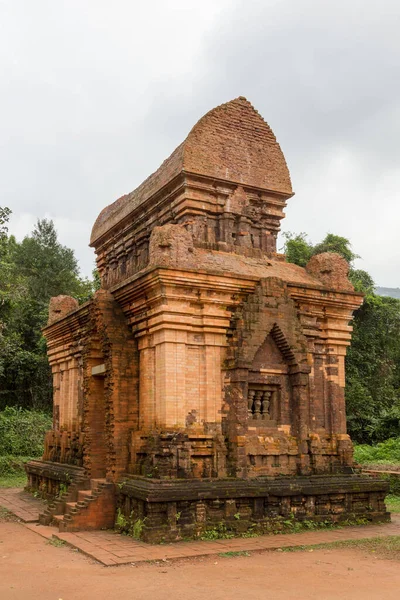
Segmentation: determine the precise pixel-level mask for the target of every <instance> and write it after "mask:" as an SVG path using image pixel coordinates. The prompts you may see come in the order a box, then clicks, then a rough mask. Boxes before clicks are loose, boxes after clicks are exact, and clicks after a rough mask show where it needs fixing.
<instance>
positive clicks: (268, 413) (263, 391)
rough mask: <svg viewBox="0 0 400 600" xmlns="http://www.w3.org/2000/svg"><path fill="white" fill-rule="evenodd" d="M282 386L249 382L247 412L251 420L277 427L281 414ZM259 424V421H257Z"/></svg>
mask: <svg viewBox="0 0 400 600" xmlns="http://www.w3.org/2000/svg"><path fill="white" fill-rule="evenodd" d="M280 395H281V386H280V385H262V384H249V386H248V391H247V413H248V418H249V420H252V421H256V422H259V424H260V425H261V424H262V425H267V426H270V427H276V425H277V422H278V416H279V405H280ZM255 424H256V425H257V423H255Z"/></svg>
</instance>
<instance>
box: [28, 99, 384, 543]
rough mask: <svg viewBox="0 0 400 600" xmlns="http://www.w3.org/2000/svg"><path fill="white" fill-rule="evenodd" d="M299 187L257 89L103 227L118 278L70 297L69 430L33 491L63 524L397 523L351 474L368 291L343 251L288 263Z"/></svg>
mask: <svg viewBox="0 0 400 600" xmlns="http://www.w3.org/2000/svg"><path fill="white" fill-rule="evenodd" d="M292 195H293V191H292V185H291V180H290V175H289V171H288V167H287V165H286V161H285V157H284V155H283V153H282V150H281V148H280V146H279V144H278V143H277V141H276V138H275V136H274V134H273V132H272V130H271V129H270V127H269V126H268V124H267V123H266V122H265V121H264V120H263V118H262V117H261V116H260V115H259V113H258V112H257V111H256V110H255V109H254V108H253V107H252V105H251V104H250V103H249V102H248V101H247V100H246V99H245V98H237V99H236V100H233V101H231V102H228V103H227V104H223V105H221V106H219V107H217V108H215V109H213V110H211V111H210V112H209V113H207V114H206V115H205V116H204V117H203V118H202V119H200V121H199V122H198V123H197V124H196V125H195V126H194V127H193V129H192V130H191V132H190V133H189V135H188V137H187V138H186V140H185V141H184V142H183V143H182V144H181V145H180V146H178V148H177V149H176V150H175V151H174V152H173V153H172V154H171V156H170V157H169V158H168V159H167V160H166V161H165V162H164V163H163V164H162V165H161V167H160V168H159V169H158V170H157V171H156V172H155V173H153V174H152V175H151V176H150V177H149V178H148V179H146V180H145V181H144V182H143V183H142V184H141V185H140V186H139V187H138V188H137V189H136V190H135V191H133V192H132V193H130V194H127V195H125V196H122V198H119V199H118V200H117V201H116V202H114V203H113V204H111V205H110V206H107V207H106V208H105V209H104V210H103V211H102V212H101V213H100V215H99V217H98V219H97V221H96V222H95V224H94V227H93V230H92V235H91V241H90V244H91V246H92V247H93V248H94V249H95V252H96V255H97V266H98V270H99V273H100V277H101V289H100V290H99V291H98V292H96V294H95V296H94V298H93V299H92V300H90V301H89V302H87V303H85V304H83V305H82V306H78V303H77V301H76V300H74V299H73V298H70V297H66V296H59V297H57V298H53V299H52V300H51V303H50V311H49V324H48V326H47V327H46V328H45V329H44V335H45V337H46V339H47V344H48V356H49V361H50V365H51V368H52V372H53V382H54V426H53V429H52V431H49V432H48V433H47V435H46V439H45V452H44V456H43V460H42V461H31V462H30V463H29V464H28V466H27V472H28V477H29V487H30V489H35V490H39V491H41V492H42V493H43V494H44V495H45V496H47V497H48V498H50V499H52V502H50V504H49V508H48V509H47V511H46V513H45V514H43V515H42V517H41V521H42V522H43V523H51V522H53V523H58V524H59V527H60V529H61V530H65V531H74V530H78V529H93V528H101V527H112V526H113V525H114V522H115V519H116V515H118V518H119V522H120V523H121V522H122V523H123V524H124V525H126V526H127V527H128V528H129V527H131V528H132V527H134V526H135V524H136V525H137V529H136V531H138V532H139V534H140V535H141V537H142V538H143V539H145V540H148V541H156V542H157V541H162V540H176V539H180V538H190V537H195V536H198V535H200V534H201V532H204V531H205V530H207V528H212V527H214V528H216V527H221V526H222V527H224V528H225V529H226V530H229V531H233V532H237V533H243V532H245V531H247V530H248V529H251V530H252V531H259V532H260V531H269V530H272V529H274V528H276V527H278V528H279V523H281V522H282V521H284V520H286V521H287V519H288V518H295V519H299V520H304V519H307V520H316V521H333V522H337V521H346V520H349V519H358V518H363V519H365V518H366V519H368V520H379V519H381V520H385V519H387V518H388V516H389V515H388V513H387V512H386V508H385V504H384V497H385V493H386V484H385V483H383V482H381V481H379V480H371V479H369V478H367V477H365V476H362V475H360V474H359V473H357V472H356V470H355V469H353V450H352V443H351V440H350V438H349V435H348V434H347V433H346V412H345V396H344V386H345V355H346V348H347V346H348V345H349V344H350V338H351V329H352V328H351V325H349V323H350V321H351V319H352V314H353V311H354V310H356V309H357V308H358V307H359V306H360V304H361V303H362V299H363V298H362V295H360V294H358V293H355V292H354V289H353V287H352V285H351V283H350V281H349V280H348V277H347V273H348V265H347V263H346V261H345V260H344V259H343V258H342V257H340V256H339V255H337V254H332V253H325V254H320V255H316V256H314V257H312V258H311V260H310V261H309V263H308V264H307V266H306V268H301V267H298V266H296V265H293V264H290V263H287V262H286V261H285V256H284V255H282V254H278V253H277V248H276V239H277V234H278V232H279V229H280V223H281V220H282V218H283V217H284V216H285V214H284V208H285V206H286V203H287V201H288V199H289V198H291V196H292Z"/></svg>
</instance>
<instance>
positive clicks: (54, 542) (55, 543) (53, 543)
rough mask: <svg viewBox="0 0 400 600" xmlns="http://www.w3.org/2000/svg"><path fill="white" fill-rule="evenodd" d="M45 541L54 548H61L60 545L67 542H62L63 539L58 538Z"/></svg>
mask: <svg viewBox="0 0 400 600" xmlns="http://www.w3.org/2000/svg"><path fill="white" fill-rule="evenodd" d="M47 543H48V544H50V546H54V547H55V548H61V546H65V544H66V543H67V542H64V540H59V539H58V538H51V540H49V541H48V542H47Z"/></svg>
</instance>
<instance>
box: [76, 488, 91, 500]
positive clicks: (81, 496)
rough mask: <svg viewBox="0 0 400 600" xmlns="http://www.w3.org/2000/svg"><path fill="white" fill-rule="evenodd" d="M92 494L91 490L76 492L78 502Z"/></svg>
mask: <svg viewBox="0 0 400 600" xmlns="http://www.w3.org/2000/svg"><path fill="white" fill-rule="evenodd" d="M91 495H92V491H91V490H79V492H78V502H79V501H82V500H86V498H90V497H91Z"/></svg>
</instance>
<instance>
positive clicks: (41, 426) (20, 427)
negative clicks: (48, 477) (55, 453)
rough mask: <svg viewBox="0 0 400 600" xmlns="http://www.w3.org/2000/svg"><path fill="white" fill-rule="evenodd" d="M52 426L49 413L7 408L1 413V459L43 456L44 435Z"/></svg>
mask: <svg viewBox="0 0 400 600" xmlns="http://www.w3.org/2000/svg"><path fill="white" fill-rule="evenodd" d="M51 425H52V423H51V417H50V415H49V414H47V413H44V412H39V411H34V410H24V409H20V408H14V407H7V408H5V409H4V410H3V411H1V412H0V457H3V458H4V459H5V458H7V456H8V457H9V458H10V456H14V457H21V456H33V457H38V456H41V455H42V454H43V440H44V434H45V432H46V431H48V430H49V429H51ZM2 462H3V461H2Z"/></svg>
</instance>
